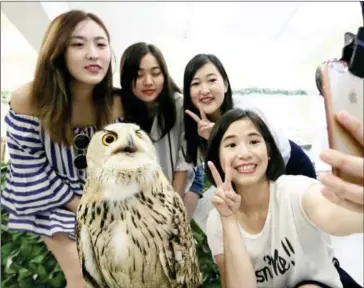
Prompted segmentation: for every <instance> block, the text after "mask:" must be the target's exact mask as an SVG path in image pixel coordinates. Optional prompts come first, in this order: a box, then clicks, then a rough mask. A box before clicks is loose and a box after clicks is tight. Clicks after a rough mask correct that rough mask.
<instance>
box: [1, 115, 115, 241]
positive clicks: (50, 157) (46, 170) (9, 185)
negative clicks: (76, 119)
mask: <svg viewBox="0 0 364 288" xmlns="http://www.w3.org/2000/svg"><path fill="white" fill-rule="evenodd" d="M120 121H122V120H121V119H117V122H120ZM5 122H6V124H7V126H8V129H7V146H8V150H9V155H10V164H9V167H8V171H7V176H6V185H5V189H4V191H3V192H2V195H1V204H2V206H3V207H4V208H5V209H6V210H7V211H8V212H9V223H8V226H9V229H14V230H20V231H28V232H34V233H36V234H41V235H46V236H52V235H53V234H54V233H58V232H65V233H69V234H71V235H70V236H72V235H73V233H74V229H75V214H74V213H73V212H70V211H68V210H66V209H65V208H64V205H65V204H66V203H68V202H69V201H70V200H71V199H72V197H73V196H74V195H75V194H76V195H80V196H81V195H82V192H83V186H84V184H85V180H86V171H85V170H78V169H77V168H75V167H74V165H73V159H74V157H75V151H74V149H73V147H67V146H64V145H61V144H58V143H54V142H53V141H52V140H51V139H50V137H49V135H48V134H47V133H44V131H43V129H41V125H40V121H39V119H38V118H37V117H34V116H29V115H23V114H17V113H15V112H14V111H13V110H11V109H10V111H9V113H8V114H7V115H6V117H5ZM95 132H96V129H95V127H88V128H84V129H82V128H75V129H74V133H75V135H77V134H79V133H85V134H87V135H88V136H89V137H90V138H91V137H92V136H93V134H94V133H95Z"/></svg>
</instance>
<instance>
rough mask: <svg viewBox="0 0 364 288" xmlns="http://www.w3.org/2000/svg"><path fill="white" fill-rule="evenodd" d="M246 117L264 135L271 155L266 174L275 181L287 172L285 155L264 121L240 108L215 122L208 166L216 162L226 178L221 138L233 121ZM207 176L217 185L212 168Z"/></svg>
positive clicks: (222, 175)
mask: <svg viewBox="0 0 364 288" xmlns="http://www.w3.org/2000/svg"><path fill="white" fill-rule="evenodd" d="M245 118H247V119H249V120H250V121H251V122H252V123H253V125H254V126H255V127H256V129H257V130H258V131H259V133H260V134H261V135H262V137H263V139H264V141H265V143H266V145H267V150H268V156H269V157H270V160H269V162H268V167H267V171H266V176H267V178H268V179H269V180H272V181H275V180H277V179H278V177H280V176H281V175H283V174H284V173H285V170H286V168H285V164H284V160H283V157H282V155H281V152H280V151H279V149H278V147H277V144H276V143H275V141H274V138H273V136H272V133H271V132H270V130H269V128H268V127H267V125H266V124H265V123H264V121H263V120H262V119H261V118H260V117H259V116H258V115H257V114H256V113H254V112H252V111H249V110H243V109H240V108H235V109H233V110H230V111H228V112H226V113H225V114H224V115H223V116H222V117H221V118H220V119H219V120H218V121H217V122H216V123H215V126H214V128H213V129H212V131H211V135H210V139H209V142H208V146H207V153H206V159H205V164H206V167H208V166H207V162H208V161H211V162H212V163H214V165H215V167H216V169H217V171H218V172H219V173H220V175H221V178H222V179H224V178H225V173H224V172H223V170H222V167H221V163H220V158H219V149H220V144H221V140H222V138H223V137H224V135H225V133H226V131H227V129H228V128H229V127H230V125H231V124H232V123H234V122H236V121H239V120H242V119H245ZM207 177H208V179H209V180H210V181H211V183H214V185H216V183H215V181H214V178H213V177H212V174H211V171H210V169H207Z"/></svg>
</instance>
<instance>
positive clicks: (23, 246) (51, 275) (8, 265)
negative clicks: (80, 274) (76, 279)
mask: <svg viewBox="0 0 364 288" xmlns="http://www.w3.org/2000/svg"><path fill="white" fill-rule="evenodd" d="M5 172H6V164H4V163H2V164H1V191H3V187H4V182H5ZM7 220H8V213H7V212H6V211H5V210H4V209H2V208H1V287H4V288H33V287H37V288H43V287H44V288H60V287H65V280H64V276H63V273H62V271H61V270H60V268H59V266H58V263H57V262H56V260H55V259H54V257H53V255H52V254H51V252H49V251H48V249H47V247H46V246H45V245H44V244H43V242H42V240H41V238H40V237H39V236H38V235H35V234H31V233H25V232H18V231H9V230H8V228H7Z"/></svg>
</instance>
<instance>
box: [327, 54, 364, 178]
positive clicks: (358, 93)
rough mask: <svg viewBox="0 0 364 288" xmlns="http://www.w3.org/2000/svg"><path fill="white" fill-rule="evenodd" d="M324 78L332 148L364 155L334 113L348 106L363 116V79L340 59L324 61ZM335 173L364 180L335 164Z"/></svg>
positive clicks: (347, 108) (356, 115) (360, 118)
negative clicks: (336, 166)
mask: <svg viewBox="0 0 364 288" xmlns="http://www.w3.org/2000/svg"><path fill="white" fill-rule="evenodd" d="M321 79H322V88H323V96H324V100H325V111H326V120H327V130H328V139H329V146H330V148H331V149H335V150H338V151H341V152H343V153H345V154H349V155H352V156H358V157H361V158H362V157H363V156H364V149H363V146H362V145H361V143H359V142H358V141H357V140H356V139H355V138H354V136H353V135H351V133H350V132H348V131H347V130H345V129H344V128H343V126H342V125H340V123H339V122H338V121H337V119H336V117H335V114H336V113H338V112H339V111H342V110H345V111H347V112H348V113H349V114H351V115H352V116H354V117H355V118H357V119H359V121H362V120H363V108H364V107H363V93H364V91H363V85H364V80H363V79H362V78H359V77H358V76H355V75H354V74H352V73H351V72H350V71H349V69H348V65H347V64H346V63H345V62H343V61H339V60H333V61H329V62H326V63H324V64H323V65H322V67H321ZM333 173H334V174H335V175H337V176H338V177H340V178H341V179H343V180H346V181H348V182H351V183H358V184H362V183H363V179H362V177H354V176H352V175H349V174H347V173H345V172H344V171H341V170H340V169H338V168H333Z"/></svg>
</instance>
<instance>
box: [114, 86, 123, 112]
mask: <svg viewBox="0 0 364 288" xmlns="http://www.w3.org/2000/svg"><path fill="white" fill-rule="evenodd" d="M112 95H113V105H112V106H113V107H112V110H113V118H114V119H116V118H119V117H122V116H124V109H123V103H122V101H121V90H119V89H115V90H114V91H113V94H112Z"/></svg>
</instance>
